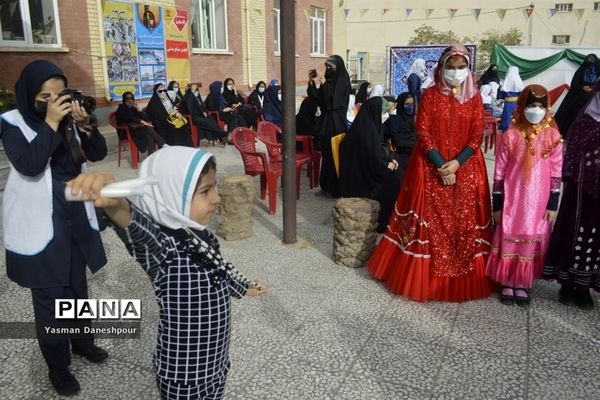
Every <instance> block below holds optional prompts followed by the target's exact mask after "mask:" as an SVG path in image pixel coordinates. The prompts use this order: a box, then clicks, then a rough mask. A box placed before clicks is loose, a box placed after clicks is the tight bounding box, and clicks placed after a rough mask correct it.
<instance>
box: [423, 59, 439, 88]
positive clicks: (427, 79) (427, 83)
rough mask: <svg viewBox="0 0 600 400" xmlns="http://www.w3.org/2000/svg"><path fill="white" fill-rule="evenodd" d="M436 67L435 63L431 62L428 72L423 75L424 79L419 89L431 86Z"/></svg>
mask: <svg viewBox="0 0 600 400" xmlns="http://www.w3.org/2000/svg"><path fill="white" fill-rule="evenodd" d="M436 68H437V63H435V64H433V66H432V67H431V69H430V70H429V73H428V74H427V76H426V77H425V80H424V81H423V83H422V84H421V91H423V90H425V89H427V88H428V87H429V86H432V85H433V84H434V82H435V69H436Z"/></svg>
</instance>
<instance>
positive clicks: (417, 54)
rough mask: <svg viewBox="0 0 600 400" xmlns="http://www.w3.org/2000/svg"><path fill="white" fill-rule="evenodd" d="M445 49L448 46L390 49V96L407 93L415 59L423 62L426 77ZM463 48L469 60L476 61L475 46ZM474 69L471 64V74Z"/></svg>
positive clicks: (395, 47) (398, 47) (396, 47)
mask: <svg viewBox="0 0 600 400" xmlns="http://www.w3.org/2000/svg"><path fill="white" fill-rule="evenodd" d="M446 47H448V45H443V46H442V45H441V46H393V47H390V56H389V65H388V68H389V77H390V93H391V95H392V96H394V97H396V96H398V95H399V94H400V93H402V92H406V91H407V89H408V88H407V86H406V80H407V79H408V71H409V70H410V67H411V65H412V64H413V62H414V61H415V60H416V59H417V58H422V59H424V60H425V66H426V68H427V72H426V75H427V76H428V75H429V74H430V72H431V70H432V69H433V68H434V66H435V65H436V64H437V62H438V60H439V58H440V56H441V55H442V52H443V51H444V49H445V48H446ZM465 47H466V48H467V50H468V51H469V54H470V56H471V60H477V46H475V45H474V44H467V45H465ZM475 68H476V65H475V63H472V64H471V72H474V71H476V69H475Z"/></svg>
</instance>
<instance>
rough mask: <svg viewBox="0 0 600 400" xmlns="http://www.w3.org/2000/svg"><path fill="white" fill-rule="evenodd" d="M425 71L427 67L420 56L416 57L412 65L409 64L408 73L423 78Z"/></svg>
mask: <svg viewBox="0 0 600 400" xmlns="http://www.w3.org/2000/svg"><path fill="white" fill-rule="evenodd" d="M426 71H427V67H426V66H425V60H423V59H422V58H417V59H416V60H415V61H414V62H413V63H412V65H411V66H410V70H408V75H407V76H410V75H411V74H417V76H418V77H419V78H420V79H421V80H423V79H425V72H426Z"/></svg>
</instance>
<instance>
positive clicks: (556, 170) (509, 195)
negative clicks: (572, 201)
mask: <svg viewBox="0 0 600 400" xmlns="http://www.w3.org/2000/svg"><path fill="white" fill-rule="evenodd" d="M523 92H525V90H524V91H523ZM522 109H523V108H520V110H518V111H517V112H519V111H520V112H521V117H520V118H519V116H516V120H515V121H513V122H514V123H513V125H512V126H511V127H510V128H509V129H508V130H507V131H506V132H505V133H504V134H503V135H502V137H501V138H500V139H499V140H498V142H499V143H498V147H497V149H496V151H497V152H496V167H495V171H494V189H493V196H494V210H495V211H496V210H497V209H499V210H502V222H501V224H500V225H497V226H496V228H495V232H494V238H493V241H492V250H491V253H490V256H489V258H488V262H487V268H486V275H487V276H489V277H490V278H492V279H493V280H494V281H496V282H498V283H500V284H501V285H503V286H508V287H512V288H527V289H529V288H531V286H532V284H533V280H534V279H536V278H539V277H540V276H541V274H542V271H543V268H544V255H545V253H546V250H547V247H548V241H549V239H550V233H551V229H552V226H551V224H550V222H549V221H548V219H547V218H546V210H552V211H555V210H556V209H557V206H558V194H559V190H560V182H561V168H562V139H561V136H560V133H559V131H558V129H556V128H555V127H554V126H555V125H554V122H553V120H552V117H551V116H550V113H549V111H548V112H547V114H546V116H545V117H544V120H542V122H541V123H540V125H541V126H536V127H537V130H536V131H534V130H533V129H531V128H534V127H532V126H531V125H530V124H529V127H528V128H529V129H523V126H526V125H527V123H525V122H524V118H523V117H522ZM519 122H521V124H519ZM524 135H529V138H528V140H526V139H525V136H524ZM499 198H500V199H503V205H502V208H499V207H498V205H497V203H499V201H498V199H499ZM500 203H502V201H500Z"/></svg>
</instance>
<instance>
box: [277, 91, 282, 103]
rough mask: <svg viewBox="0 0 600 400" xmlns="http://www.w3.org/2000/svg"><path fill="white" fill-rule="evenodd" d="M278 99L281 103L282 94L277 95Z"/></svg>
mask: <svg viewBox="0 0 600 400" xmlns="http://www.w3.org/2000/svg"><path fill="white" fill-rule="evenodd" d="M277 98H278V99H279V101H281V93H279V94H277Z"/></svg>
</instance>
